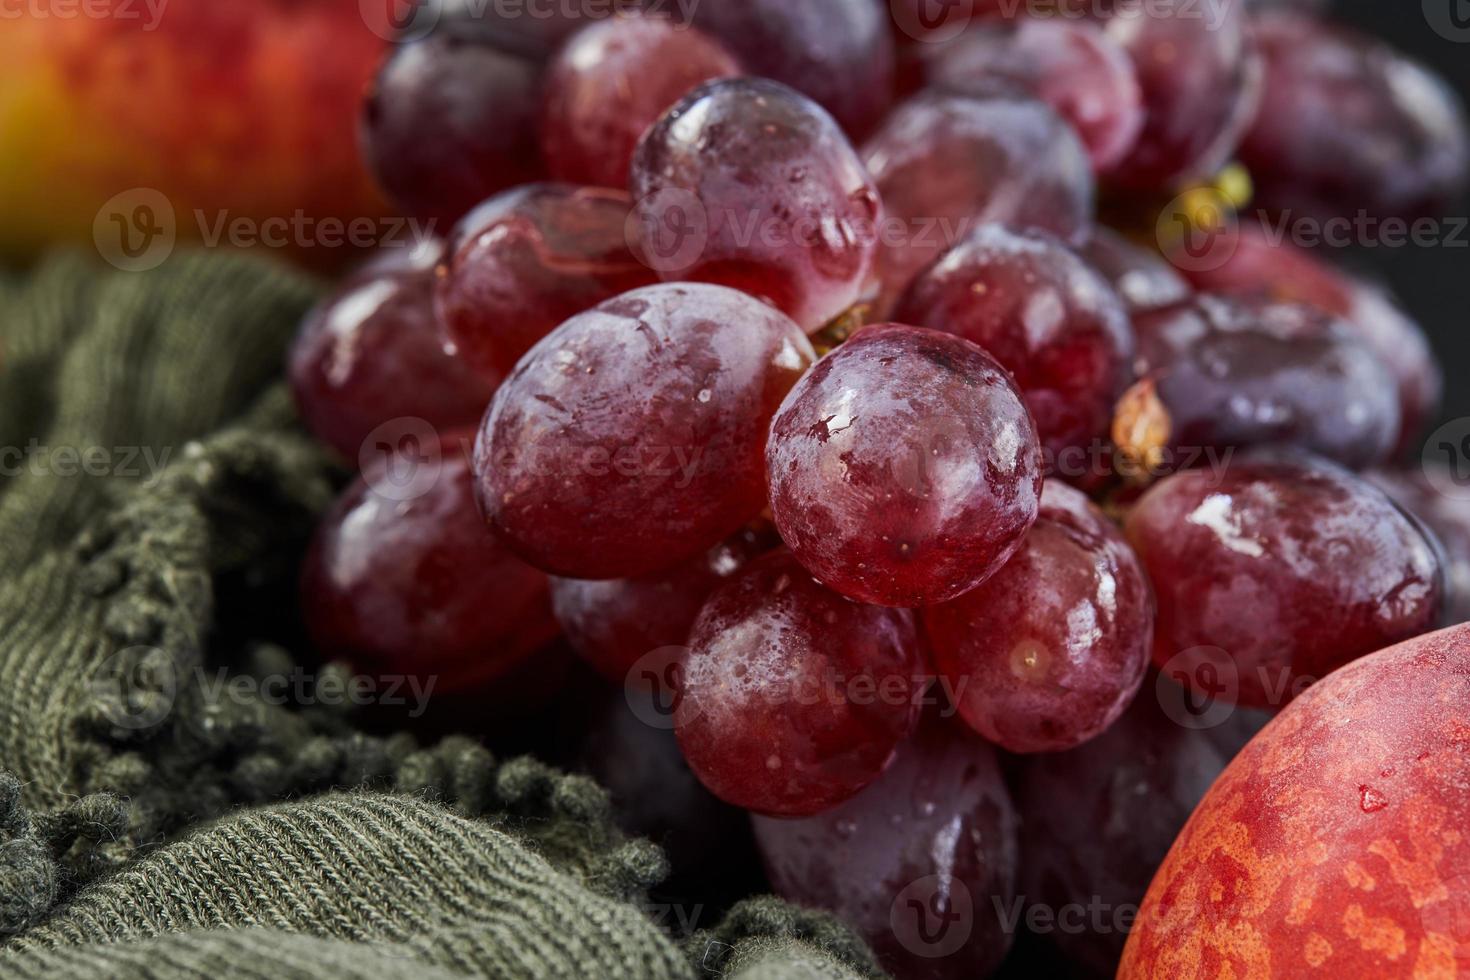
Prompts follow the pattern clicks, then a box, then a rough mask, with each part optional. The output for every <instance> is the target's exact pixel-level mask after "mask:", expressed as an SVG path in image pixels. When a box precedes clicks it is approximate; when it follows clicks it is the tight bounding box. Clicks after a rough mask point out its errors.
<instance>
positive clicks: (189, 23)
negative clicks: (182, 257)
mask: <svg viewBox="0 0 1470 980" xmlns="http://www.w3.org/2000/svg"><path fill="white" fill-rule="evenodd" d="M370 19H371V18H369V17H366V16H365V15H364V13H363V10H362V8H360V5H359V3H358V2H357V0H303V2H286V0H229V2H223V3H222V2H218V0H27V2H26V3H24V4H19V5H15V6H14V7H12V8H11V12H10V13H9V14H8V15H7V16H6V17H5V19H3V20H0V214H3V215H4V218H5V220H4V222H3V224H0V256H4V257H9V258H12V259H17V258H18V259H24V258H26V257H28V256H30V255H32V254H34V253H35V252H36V251H37V250H38V249H40V248H42V247H43V246H46V245H49V244H52V243H55V242H65V241H76V242H90V241H91V240H92V234H93V226H94V221H95V220H96V219H97V218H98V214H99V209H102V208H103V206H104V204H106V202H108V201H109V200H110V199H113V198H114V196H115V195H118V194H120V193H122V192H126V191H130V190H132V189H134V188H150V189H152V190H153V191H155V192H158V193H159V194H161V195H162V196H163V198H164V199H165V200H167V202H168V203H169V204H170V205H171V206H172V208H173V211H174V215H175V224H176V226H177V235H178V238H179V239H180V240H181V241H188V240H190V239H199V238H201V237H208V235H209V234H210V232H211V230H213V229H218V228H221V227H226V226H227V224H226V225H222V224H221V221H222V220H223V222H225V223H228V222H233V221H235V220H237V219H245V221H247V222H252V223H255V224H256V225H257V226H258V225H259V224H260V223H261V222H263V221H265V220H266V219H270V218H274V219H277V221H278V222H279V221H281V220H286V221H291V220H295V221H297V222H298V226H302V225H305V226H306V227H308V228H311V227H314V225H312V224H310V223H313V222H320V221H321V220H322V219H324V218H327V217H332V218H335V219H338V220H341V221H346V220H350V219H353V218H361V219H365V220H372V219H376V218H378V217H379V216H380V215H382V214H383V211H384V203H383V201H382V199H381V197H380V196H379V194H378V193H377V191H376V190H375V189H374V187H373V185H372V182H371V180H370V179H369V177H368V174H367V171H366V169H365V168H364V166H363V164H362V161H361V159H360V154H359V151H358V143H357V134H356V129H357V117H358V112H359V105H360V101H361V98H362V93H363V90H364V88H365V86H366V84H367V82H368V80H369V79H370V78H371V75H372V73H373V71H374V69H375V68H376V65H377V63H378V61H379V59H380V57H381V55H382V52H383V48H384V46H385V42H384V40H383V39H382V38H381V37H380V36H379V32H378V31H375V30H374V28H373V26H370V25H369V23H368V21H369V20H370ZM379 30H380V31H381V28H379ZM382 33H386V31H382ZM298 215H299V216H300V217H298ZM310 234H311V232H310V231H308V232H307V233H305V234H304V235H303V234H302V233H297V232H289V233H288V236H287V237H288V238H289V239H290V246H289V247H295V248H296V249H297V250H298V251H304V250H305V249H310V248H313V247H314V245H313V243H312V242H311V241H305V242H301V241H299V239H302V238H304V237H309V236H310ZM227 237H228V236H227ZM318 251H320V249H318Z"/></svg>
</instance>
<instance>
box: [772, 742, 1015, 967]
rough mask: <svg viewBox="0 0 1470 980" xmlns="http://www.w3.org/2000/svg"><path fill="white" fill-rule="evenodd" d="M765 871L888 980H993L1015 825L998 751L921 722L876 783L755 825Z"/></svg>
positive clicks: (780, 890)
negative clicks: (824, 808) (858, 944)
mask: <svg viewBox="0 0 1470 980" xmlns="http://www.w3.org/2000/svg"><path fill="white" fill-rule="evenodd" d="M754 824H755V835H756V842H757V844H758V845H759V846H760V850H761V856H762V859H763V861H764V863H765V866H766V873H767V875H768V876H769V877H770V879H771V884H772V886H773V887H774V888H775V890H776V893H777V894H779V895H780V896H781V897H782V898H785V899H786V900H788V901H791V902H795V903H797V904H799V905H804V906H810V907H814V908H825V909H829V910H831V911H833V912H835V913H836V914H837V915H838V916H840V917H841V918H842V919H843V921H845V922H847V923H849V924H850V925H852V926H853V927H854V928H856V929H857V930H858V932H859V933H860V934H861V935H862V937H863V938H864V939H865V940H867V942H868V944H869V945H870V946H871V947H872V948H873V952H874V953H875V954H876V955H877V957H878V959H879V962H880V963H881V964H882V965H883V967H884V968H885V969H886V970H887V971H889V972H890V973H891V974H892V975H893V976H896V977H911V978H919V980H971V978H974V977H984V976H989V975H990V974H991V971H993V970H994V969H995V968H996V967H997V966H999V964H1000V961H1001V960H1003V959H1004V958H1005V955H1006V950H1007V949H1008V948H1009V947H1010V944H1011V939H1012V936H1011V935H1010V934H1009V933H1008V932H1007V931H1006V930H1005V929H1004V928H1003V927H1002V918H1001V915H999V914H997V910H996V906H997V903H998V905H999V907H1000V909H1002V910H1006V909H1009V907H1010V904H1011V902H1012V900H1013V898H1014V896H1015V881H1016V871H1017V863H1018V853H1017V851H1018V848H1017V843H1016V833H1017V821H1016V814H1015V809H1014V807H1013V806H1012V804H1011V799H1010V795H1009V794H1008V793H1007V792H1006V787H1005V784H1004V783H1003V782H1002V781H1001V772H1000V767H999V766H998V765H997V764H996V756H995V751H994V750H993V749H992V748H991V747H990V746H989V745H987V744H986V743H985V742H983V741H981V740H980V739H979V738H976V737H975V736H974V735H972V734H970V733H968V732H966V731H965V730H964V729H963V726H959V725H957V724H955V723H953V722H948V721H940V720H938V719H925V721H924V723H923V725H922V726H921V727H920V729H919V732H918V734H917V735H915V736H914V737H913V738H912V739H910V740H909V741H908V742H906V743H904V745H903V746H902V747H901V748H900V749H899V750H898V755H897V757H896V758H895V759H894V761H893V765H892V766H891V767H890V768H889V770H888V771H887V772H886V773H884V774H883V776H882V778H880V779H879V780H878V781H877V782H876V783H874V784H873V785H871V786H869V787H868V788H867V789H865V790H863V791H862V792H861V793H860V794H858V795H857V796H856V797H854V798H853V799H851V800H849V801H848V802H846V803H844V804H843V805H841V806H840V807H838V808H836V809H835V810H831V811H829V812H827V813H824V814H821V815H820V816H815V817H808V818H806V819H804V820H773V819H769V818H766V817H756V818H755V819H754Z"/></svg>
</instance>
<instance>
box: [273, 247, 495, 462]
mask: <svg viewBox="0 0 1470 980" xmlns="http://www.w3.org/2000/svg"><path fill="white" fill-rule="evenodd" d="M441 252H442V246H441V245H440V244H439V243H437V242H435V243H432V244H431V245H430V246H429V247H427V248H425V249H422V250H419V251H416V252H409V251H408V250H400V249H395V250H393V252H392V253H391V255H387V254H385V255H384V256H382V257H380V258H379V259H378V260H376V261H375V262H373V263H372V264H370V265H369V266H367V267H365V268H364V269H362V270H361V271H360V272H358V273H357V274H355V275H352V276H349V277H348V278H347V279H346V280H345V281H344V282H343V283H342V284H341V285H340V286H339V287H338V288H337V290H336V291H335V292H334V293H333V294H332V295H331V296H329V297H328V298H327V299H325V300H323V301H322V302H321V303H319V304H318V305H317V307H316V308H315V309H314V310H312V312H311V313H309V314H308V315H307V317H306V319H305V320H304V321H303V322H302V324H301V330H300V333H298V334H297V337H296V341H295V343H294V345H293V346H292V348H291V355H290V364H289V368H288V372H289V375H290V379H291V389H292V392H293V393H294V395H295V397H296V406H297V409H298V410H299V411H300V412H301V417H302V419H303V420H304V421H305V423H306V427H307V428H308V429H310V430H311V432H312V434H313V435H315V436H316V437H317V438H318V439H321V440H322V441H323V442H325V443H326V444H327V445H329V446H331V447H332V448H333V449H335V450H337V452H339V453H341V454H342V455H343V456H345V457H347V458H348V459H350V460H356V459H357V458H358V455H359V453H360V452H361V451H362V448H363V443H364V441H365V440H366V439H367V438H368V436H369V435H370V434H371V433H372V432H373V430H374V429H376V428H378V427H379V426H381V425H384V424H385V423H388V422H392V421H394V420H397V419H409V418H413V419H422V420H423V421H425V422H427V423H428V424H429V426H430V427H439V428H452V427H455V426H462V425H473V424H474V423H475V422H476V421H477V420H478V419H479V418H480V416H481V415H483V414H484V412H485V406H486V405H488V404H489V403H490V397H491V395H493V394H494V392H495V384H496V381H495V379H494V378H493V377H485V376H482V375H481V374H479V373H478V372H476V371H474V370H472V369H471V368H470V367H469V366H468V365H467V364H465V362H464V361H463V360H462V359H460V358H458V357H455V356H453V355H450V354H447V353H445V351H444V349H443V347H442V346H441V345H440V343H439V330H438V326H437V325H436V324H435V322H434V310H433V290H434V277H433V273H432V271H430V270H431V269H432V267H433V262H432V260H434V259H437V257H438V255H439V254H441Z"/></svg>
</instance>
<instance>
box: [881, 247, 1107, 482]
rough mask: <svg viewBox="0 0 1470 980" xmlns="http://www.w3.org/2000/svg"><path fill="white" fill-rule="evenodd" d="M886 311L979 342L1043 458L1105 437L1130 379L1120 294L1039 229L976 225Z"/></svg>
mask: <svg viewBox="0 0 1470 980" xmlns="http://www.w3.org/2000/svg"><path fill="white" fill-rule="evenodd" d="M893 318H894V319H895V320H897V321H899V322H900V323H908V324H913V325H914V326H920V327H929V328H931V329H934V330H942V331H944V332H945V333H952V334H954V335H955V336H958V337H964V338H965V339H966V340H970V341H973V342H975V343H976V344H979V345H980V346H981V347H983V348H985V350H986V351H987V352H988V353H989V354H990V355H991V356H993V357H994V358H995V359H996V360H997V361H999V362H1000V363H1001V366H1002V367H1004V368H1005V369H1006V370H1007V371H1009V372H1010V373H1011V377H1012V378H1014V379H1015V381H1016V384H1017V385H1018V386H1020V388H1021V392H1022V394H1023V395H1024V396H1025V398H1026V407H1027V408H1029V409H1030V410H1031V416H1032V418H1033V419H1034V420H1035V421H1036V431H1037V433H1038V435H1039V436H1040V437H1041V443H1042V446H1043V447H1044V448H1045V449H1046V450H1047V451H1048V452H1049V453H1051V454H1052V458H1056V455H1057V454H1059V453H1060V452H1061V451H1062V450H1064V449H1066V448H1067V447H1069V446H1077V447H1084V446H1087V445H1089V444H1090V443H1092V442H1093V441H1094V440H1096V441H1098V442H1101V440H1103V439H1105V438H1106V437H1107V433H1108V426H1109V423H1110V422H1111V420H1112V416H1113V406H1114V404H1115V403H1116V402H1117V400H1118V396H1119V395H1121V394H1122V393H1123V390H1124V389H1125V388H1126V387H1127V386H1128V385H1129V383H1130V382H1132V380H1133V363H1132V362H1133V327H1132V325H1131V323H1130V322H1129V319H1128V311H1127V309H1126V308H1125V307H1124V305H1123V300H1122V299H1121V298H1120V297H1119V296H1118V294H1117V293H1115V292H1114V291H1113V288H1112V287H1111V286H1110V285H1109V284H1108V282H1107V281H1106V280H1105V279H1104V278H1103V277H1102V276H1101V275H1100V274H1098V273H1097V272H1095V271H1093V269H1092V268H1091V267H1090V266H1088V264H1087V263H1086V262H1084V261H1083V260H1082V259H1081V258H1080V257H1078V255H1077V254H1076V253H1074V252H1072V251H1071V250H1070V249H1068V248H1067V247H1066V246H1065V245H1064V244H1062V242H1061V241H1059V240H1058V239H1057V238H1055V237H1054V236H1052V235H1049V234H1047V233H1045V232H1040V231H1035V230H1030V231H1021V232H1017V231H1012V230H1011V229H1009V228H1006V227H1004V226H1002V225H981V226H980V227H978V228H976V229H975V230H974V231H972V232H971V233H970V234H969V235H968V236H966V237H965V239H964V240H963V241H961V242H960V243H959V244H958V245H956V246H955V247H954V248H953V249H952V250H950V252H949V253H948V254H946V255H945V256H944V257H943V258H941V259H940V260H939V261H938V262H936V263H935V264H934V265H931V266H930V267H929V268H927V269H925V270H924V271H923V272H922V273H920V275H919V277H918V278H917V279H916V280H914V282H913V284H912V285H911V286H909V289H908V291H907V292H906V293H905V294H904V297H903V299H901V300H900V301H899V304H898V307H897V309H895V310H894V313H893Z"/></svg>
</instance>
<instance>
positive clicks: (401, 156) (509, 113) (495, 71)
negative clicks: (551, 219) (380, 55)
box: [362, 33, 541, 226]
mask: <svg viewBox="0 0 1470 980" xmlns="http://www.w3.org/2000/svg"><path fill="white" fill-rule="evenodd" d="M540 107H541V67H540V65H539V63H538V62H536V61H535V60H534V59H532V58H528V57H527V56H526V55H525V54H524V53H522V52H520V51H517V50H515V49H513V48H511V47H508V46H497V45H495V44H489V43H474V42H469V41H465V40H461V39H460V38H458V37H455V36H453V35H452V34H450V33H435V34H431V35H429V36H428V37H426V38H423V39H422V40H419V41H414V42H412V43H410V44H404V45H401V46H399V47H397V48H396V49H394V51H393V53H392V55H390V56H389V58H388V60H387V61H386V62H384V63H383V67H382V68H381V69H380V70H379V72H378V77H377V79H376V81H375V82H374V83H373V87H372V89H371V91H370V92H369V93H368V97H367V101H366V102H365V104H364V107H363V118H362V140H363V153H364V155H365V157H366V159H367V162H368V166H369V167H371V168H372V171H373V173H374V174H376V175H377V178H378V181H379V183H380V184H381V185H382V187H383V190H385V191H386V192H387V194H388V196H389V198H391V199H392V201H393V203H394V204H396V205H397V206H398V207H400V208H402V209H403V210H404V211H405V212H407V213H408V214H412V215H415V216H417V217H420V218H424V219H429V220H433V221H436V222H438V223H440V224H442V225H445V226H447V225H449V224H451V223H452V222H454V221H456V220H457V219H458V218H459V217H460V216H461V215H463V214H464V213H465V212H466V211H468V210H469V209H470V208H471V207H473V206H474V205H475V204H477V203H479V202H480V201H483V200H484V199H485V198H487V197H489V196H490V195H492V194H494V193H496V192H497V191H502V190H504V189H506V188H507V187H513V186H514V185H516V184H523V183H526V182H528V181H532V180H535V179H536V178H537V177H538V176H539V175H540V172H541V166H540V159H539V155H538V152H537V147H536V117H537V113H538V111H539V110H540Z"/></svg>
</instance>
